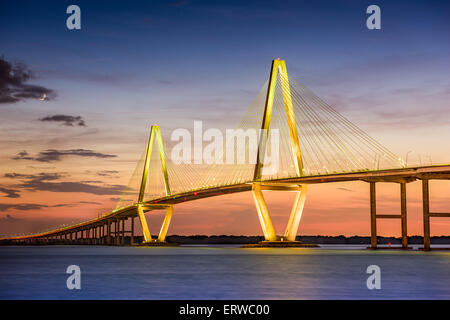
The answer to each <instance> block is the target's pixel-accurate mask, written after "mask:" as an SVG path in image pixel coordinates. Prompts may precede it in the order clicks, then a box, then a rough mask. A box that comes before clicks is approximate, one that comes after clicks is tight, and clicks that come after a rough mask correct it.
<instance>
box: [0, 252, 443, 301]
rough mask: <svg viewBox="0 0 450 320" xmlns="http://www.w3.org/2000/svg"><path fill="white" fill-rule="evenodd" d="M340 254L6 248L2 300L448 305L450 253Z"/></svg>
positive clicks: (1, 261) (0, 260)
mask: <svg viewBox="0 0 450 320" xmlns="http://www.w3.org/2000/svg"><path fill="white" fill-rule="evenodd" d="M342 248H343V247H342V246H322V248H321V249H305V248H285V249H279V248H274V249H265V248H254V249H243V248H239V247H232V246H210V247H198V246H191V247H172V248H146V247H100V246H98V247H96V246H91V247H88V246H36V247H20V246H18V247H14V246H11V247H0V299H450V252H449V251H433V252H419V251H408V252H405V251H397V250H389V251H367V250H364V249H363V247H361V246H345V248H346V249H347V250H342ZM348 249H351V250H348ZM73 264H75V265H78V266H80V268H81V273H82V274H81V287H82V288H81V290H68V289H67V287H66V280H67V277H68V276H69V275H68V274H66V268H67V266H69V265H73ZM373 264H375V265H378V266H379V267H380V268H381V290H368V289H367V286H366V280H367V277H368V276H369V275H368V274H366V269H367V267H368V266H369V265H373Z"/></svg>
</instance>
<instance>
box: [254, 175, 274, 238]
mask: <svg viewBox="0 0 450 320" xmlns="http://www.w3.org/2000/svg"><path fill="white" fill-rule="evenodd" d="M252 194H253V199H254V200H255V205H256V211H257V212H258V218H259V222H260V223H261V228H262V230H263V233H264V239H265V240H266V241H276V240H277V236H276V234H275V229H274V228H273V224H272V219H270V215H269V210H268V209H267V204H266V201H265V200H264V195H263V194H262V190H261V184H260V183H254V184H253V186H252Z"/></svg>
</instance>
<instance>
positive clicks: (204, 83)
mask: <svg viewBox="0 0 450 320" xmlns="http://www.w3.org/2000/svg"><path fill="white" fill-rule="evenodd" d="M71 4H76V5H78V6H79V7H80V8H81V30H69V29H68V28H67V27H66V19H67V17H68V16H69V15H68V14H67V13H66V8H67V7H68V6H69V5H71ZM371 4H377V5H378V6H379V7H380V8H381V29H380V30H369V29H367V27H366V19H367V17H368V16H369V15H368V14H366V8H367V7H368V6H369V5H371ZM449 7H450V5H449V3H448V2H446V1H442V2H441V1H425V0H423V1H376V2H373V1H321V0H319V1H277V2H274V1H246V2H243V1H214V2H212V1H189V0H185V1H183V0H182V1H126V2H125V1H114V2H113V1H95V2H94V1H76V2H74V1H70V2H69V1H39V2H36V1H20V2H18V1H8V2H2V3H1V4H0V39H1V41H0V57H1V60H0V62H1V63H0V68H1V69H0V76H1V77H2V78H0V90H2V91H0V149H1V150H2V151H1V153H0V235H4V236H5V235H12V234H20V233H29V232H37V231H41V230H45V229H49V228H53V227H55V226H59V225H61V224H67V223H71V222H78V221H83V220H86V219H89V218H93V217H96V216H97V215H99V214H104V213H106V212H108V211H110V210H111V209H113V208H114V207H115V204H116V202H117V199H118V198H119V197H120V194H121V192H122V190H123V188H124V187H125V186H126V185H127V183H128V179H129V177H130V176H131V174H132V173H133V170H134V168H135V166H136V162H137V161H138V160H139V158H140V156H141V154H142V152H143V151H144V148H145V144H146V140H147V138H148V133H149V128H150V125H151V124H153V123H157V124H159V125H160V126H161V128H162V133H163V136H164V137H165V138H167V137H168V136H170V132H171V131H172V130H174V129H176V128H186V127H187V128H192V125H193V122H194V120H203V121H204V123H205V124H206V125H207V126H209V127H218V128H233V127H234V125H235V124H236V123H237V122H238V120H239V119H240V118H241V117H242V115H243V113H244V112H245V110H246V109H247V107H248V106H249V105H250V103H251V102H252V100H253V99H254V97H255V96H256V95H257V93H258V92H259V90H260V88H261V87H262V85H263V84H264V83H265V81H266V80H267V79H268V77H269V72H270V63H271V60H272V59H275V58H277V57H281V58H282V59H284V60H286V64H287V69H288V73H289V74H290V75H291V76H293V77H294V78H295V79H297V80H298V81H300V82H301V83H302V84H304V85H306V86H307V87H308V88H309V89H311V90H312V91H313V92H315V93H316V94H317V95H318V96H320V97H321V98H322V99H324V100H325V101H327V102H328V103H329V104H330V105H332V106H333V107H334V108H335V109H336V110H337V111H339V112H340V113H342V114H343V115H345V116H346V117H347V118H348V119H350V120H351V121H352V122H353V123H355V124H357V125H358V126H359V127H360V128H362V129H363V130H365V131H366V132H367V133H368V134H369V135H371V136H372V137H374V138H376V139H377V140H378V141H380V142H381V143H382V144H383V145H384V146H385V147H387V148H388V149H389V150H391V151H392V152H394V153H395V154H397V155H399V156H401V157H403V158H406V157H407V158H408V164H409V165H420V164H422V165H427V164H430V163H432V164H437V163H449V162H450V150H449V148H447V147H446V146H447V143H448V141H450V126H449V125H450V105H449V101H450V100H449V98H450V79H449V76H448V75H449V74H450V72H449V71H450V60H449V59H448V57H449V56H450V43H449V41H448V39H450V23H449V22H450V10H449V9H450V8H449ZM8 68H15V69H14V70H16V71H17V72H16V74H17V77H16V78H14V79H12V78H11V74H10V73H9V71H8V72H6V73H5V72H4V71H5V70H9V69H8ZM8 81H9V82H8ZM12 83H13V84H14V85H12ZM44 93H45V95H46V98H45V99H44V100H41V99H40V98H41V97H42V95H43V94H44ZM449 183H450V182H447V181H433V182H432V183H431V210H432V211H444V212H447V211H448V207H449V204H450V200H449V194H448V188H449V186H450V184H449ZM377 191H378V195H377V197H378V198H377V199H378V201H379V211H380V213H397V212H398V211H399V210H400V200H399V186H398V185H396V184H379V187H378V190H377ZM420 194H421V191H420V182H414V183H411V184H408V211H409V222H408V229H409V234H411V235H412V234H422V220H421V219H422V217H421V197H420ZM368 195H369V186H368V185H367V184H366V183H363V182H352V183H338V184H326V185H314V186H311V187H310V188H309V191H308V198H307V202H306V206H305V210H304V214H303V217H302V221H301V225H300V229H299V234H301V235H315V234H323V235H341V234H342V235H368V234H369V232H370V224H369V199H368ZM291 197H292V195H291V194H281V195H280V194H279V193H277V194H271V193H268V194H267V200H268V206H269V209H270V210H271V214H272V217H273V220H274V224H275V227H276V229H277V230H278V231H279V232H278V233H282V230H283V228H284V226H285V223H286V221H287V219H288V213H289V211H290V205H291V200H292V199H291ZM162 219H163V213H162V212H152V213H151V214H148V220H149V224H150V229H151V231H152V232H157V230H158V229H159V226H160V222H161V221H162ZM449 230H450V221H448V220H447V219H439V220H438V219H433V220H432V226H431V231H432V234H433V235H448V234H449ZM169 234H186V235H188V234H235V235H240V234H245V235H256V234H262V232H261V229H260V226H259V222H258V219H257V214H256V209H255V207H254V204H253V199H252V196H251V194H250V193H240V194H233V195H227V196H224V197H214V198H210V199H206V200H199V201H194V202H190V203H186V204H182V205H179V206H176V207H175V212H174V217H173V220H172V224H171V227H170V229H169ZM379 234H381V235H396V236H398V235H399V234H400V225H399V224H398V221H386V222H384V221H383V222H380V223H379Z"/></svg>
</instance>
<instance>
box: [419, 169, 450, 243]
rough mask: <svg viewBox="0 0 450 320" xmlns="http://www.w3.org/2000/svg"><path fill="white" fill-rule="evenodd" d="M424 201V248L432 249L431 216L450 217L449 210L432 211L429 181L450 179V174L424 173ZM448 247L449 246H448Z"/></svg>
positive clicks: (422, 176)
mask: <svg viewBox="0 0 450 320" xmlns="http://www.w3.org/2000/svg"><path fill="white" fill-rule="evenodd" d="M420 179H422V202H423V250H425V251H430V250H431V234H430V218H431V217H434V218H450V213H448V212H430V186H429V181H430V180H432V179H435V180H450V174H436V173H429V174H422V175H421V176H420ZM447 249H448V248H447Z"/></svg>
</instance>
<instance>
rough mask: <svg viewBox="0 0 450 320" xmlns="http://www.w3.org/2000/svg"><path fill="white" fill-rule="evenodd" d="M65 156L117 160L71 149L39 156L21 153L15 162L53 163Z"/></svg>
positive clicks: (112, 156) (44, 153)
mask: <svg viewBox="0 0 450 320" xmlns="http://www.w3.org/2000/svg"><path fill="white" fill-rule="evenodd" d="M65 156H77V157H93V158H115V157H117V155H114V154H105V153H100V152H95V151H92V150H87V149H70V150H55V149H48V150H44V151H41V152H39V153H38V155H37V156H31V155H30V154H29V153H28V152H27V151H25V150H24V151H21V152H19V153H18V154H17V155H16V156H15V157H13V158H12V159H13V160H34V161H39V162H52V161H60V160H61V158H62V157H65Z"/></svg>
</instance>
